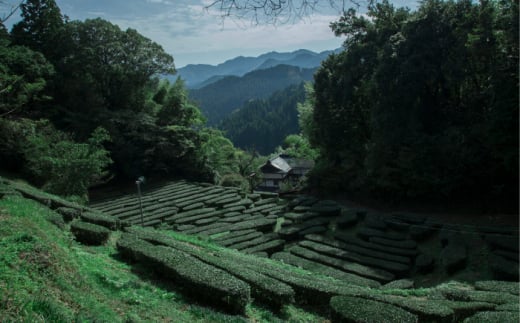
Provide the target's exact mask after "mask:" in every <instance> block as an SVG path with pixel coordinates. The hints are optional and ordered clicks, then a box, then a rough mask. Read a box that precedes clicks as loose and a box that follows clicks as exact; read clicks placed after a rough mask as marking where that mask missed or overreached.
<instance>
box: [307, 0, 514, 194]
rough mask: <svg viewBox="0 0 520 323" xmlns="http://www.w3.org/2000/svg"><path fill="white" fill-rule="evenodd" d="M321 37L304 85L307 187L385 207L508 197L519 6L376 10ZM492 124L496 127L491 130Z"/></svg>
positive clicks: (433, 1) (461, 4)
mask: <svg viewBox="0 0 520 323" xmlns="http://www.w3.org/2000/svg"><path fill="white" fill-rule="evenodd" d="M368 17H369V18H365V17H363V16H358V15H357V14H356V13H355V12H354V11H353V10H349V11H348V12H346V13H345V14H344V16H343V17H342V18H341V19H340V20H339V21H337V22H335V23H332V24H331V26H332V29H333V30H334V32H335V33H336V34H337V35H345V36H346V40H345V48H346V49H345V51H344V52H343V53H341V54H338V55H332V56H331V57H330V58H329V59H328V60H327V61H326V62H325V63H324V64H323V65H322V67H321V69H320V70H319V71H318V72H317V74H316V76H315V86H314V89H315V96H316V98H315V100H316V101H315V105H314V112H313V123H314V126H313V127H311V131H310V141H311V142H312V143H313V144H314V145H315V146H316V147H318V148H319V149H320V154H321V156H322V158H321V159H320V161H319V164H320V167H319V168H320V169H319V171H317V172H316V173H315V177H314V178H315V182H317V181H318V180H320V181H322V183H326V185H327V186H329V187H330V188H339V187H341V188H346V189H348V190H352V191H363V192H365V193H370V194H376V195H378V196H381V197H385V198H386V199H388V198H390V199H394V200H399V199H403V198H423V199H424V198H426V199H428V200H436V199H442V200H460V199H463V200H464V199H468V200H475V199H480V200H481V201H483V202H484V203H486V201H488V202H490V201H495V202H497V201H502V202H505V201H510V202H512V203H514V202H513V201H517V200H518V192H517V190H518V187H517V186H518V185H517V181H518V167H517V164H518V136H517V132H518V77H517V73H516V72H517V70H518V29H517V28H516V27H515V26H517V24H518V4H516V3H512V2H510V1H496V2H494V1H483V2H481V3H478V4H477V3H474V2H471V1H466V0H461V1H457V2H454V1H447V2H444V1H437V0H429V1H425V2H422V3H421V5H420V6H419V8H418V10H417V11H416V12H410V11H408V10H406V9H396V8H394V7H393V6H392V5H391V4H390V3H388V2H387V1H383V2H381V3H378V4H376V5H374V6H371V7H370V10H369V12H368ZM499 124H500V126H499Z"/></svg>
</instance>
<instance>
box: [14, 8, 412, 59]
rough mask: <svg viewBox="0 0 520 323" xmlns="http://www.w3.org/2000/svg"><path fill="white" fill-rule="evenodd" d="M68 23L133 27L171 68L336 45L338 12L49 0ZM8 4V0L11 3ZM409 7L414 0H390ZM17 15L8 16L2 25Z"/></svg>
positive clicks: (337, 38)
mask: <svg viewBox="0 0 520 323" xmlns="http://www.w3.org/2000/svg"><path fill="white" fill-rule="evenodd" d="M55 1H56V3H57V4H58V6H59V7H60V9H61V12H62V14H64V15H67V16H68V17H69V18H70V19H71V20H85V19H89V18H97V17H101V18H103V19H105V20H108V21H110V22H112V23H114V24H117V25H118V26H119V27H120V28H121V29H126V28H133V29H136V30H137V31H138V32H139V33H141V34H142V35H144V36H146V37H148V38H150V39H152V40H153V41H155V42H157V43H158V44H160V45H161V46H162V47H163V48H164V50H165V51H166V52H167V53H169V54H171V55H172V56H173V57H174V60H175V66H176V67H177V68H180V67H183V66H185V65H187V64H211V65H217V64H219V63H222V62H224V61H226V60H228V59H232V58H234V57H237V56H258V55H260V54H263V53H267V52H271V51H278V52H288V51H293V50H297V49H308V50H312V51H315V52H321V51H324V50H333V49H336V48H339V47H341V44H342V43H343V39H342V38H340V37H336V36H334V34H333V33H332V31H331V29H330V27H329V24H330V22H332V21H335V20H337V19H338V18H339V16H340V12H339V11H337V10H334V9H333V8H331V7H330V6H327V5H325V4H326V3H327V1H323V2H322V3H323V4H324V5H323V6H321V7H317V8H316V10H315V11H314V12H313V13H312V15H310V16H307V17H305V18H303V19H300V20H298V21H289V22H287V23H280V24H276V25H272V24H255V23H253V22H252V21H251V19H248V18H243V19H238V18H237V17H228V18H225V19H222V17H221V13H220V12H218V11H217V10H215V9H209V10H206V9H205V8H206V6H207V5H208V4H209V3H211V2H212V1H211V0H55ZM12 2H14V0H12ZM393 2H394V4H395V5H401V6H408V7H414V6H415V4H416V3H417V1H411V0H395V1H393ZM17 19H19V17H16V16H13V17H12V18H10V19H9V20H8V21H7V23H6V26H7V27H8V28H9V26H10V25H12V24H13V23H15V22H16V20H17Z"/></svg>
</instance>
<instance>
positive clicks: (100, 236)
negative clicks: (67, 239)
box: [70, 221, 110, 245]
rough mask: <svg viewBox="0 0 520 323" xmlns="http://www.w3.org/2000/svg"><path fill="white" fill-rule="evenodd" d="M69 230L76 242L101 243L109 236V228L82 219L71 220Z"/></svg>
mask: <svg viewBox="0 0 520 323" xmlns="http://www.w3.org/2000/svg"><path fill="white" fill-rule="evenodd" d="M70 231H71V232H72V234H73V235H74V237H75V238H76V240H77V241H78V242H81V243H83V244H87V245H102V244H104V243H105V242H106V241H107V240H108V238H109V236H110V230H109V229H107V228H105V227H104V226H101V225H97V224H93V223H89V222H83V221H75V222H72V223H71V225H70Z"/></svg>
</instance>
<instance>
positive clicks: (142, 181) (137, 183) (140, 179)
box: [135, 176, 146, 226]
mask: <svg viewBox="0 0 520 323" xmlns="http://www.w3.org/2000/svg"><path fill="white" fill-rule="evenodd" d="M145 181H146V180H145V178H144V176H139V178H138V179H137V180H136V181H135V185H137V195H138V196H139V209H140V210H141V226H142V225H143V224H144V218H143V202H142V201H141V184H144V183H145Z"/></svg>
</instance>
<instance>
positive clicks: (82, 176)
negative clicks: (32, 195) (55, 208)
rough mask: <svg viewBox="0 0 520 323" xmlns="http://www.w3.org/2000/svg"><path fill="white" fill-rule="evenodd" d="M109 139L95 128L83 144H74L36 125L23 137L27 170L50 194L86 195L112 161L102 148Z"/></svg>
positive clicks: (40, 125) (42, 126)
mask: <svg viewBox="0 0 520 323" xmlns="http://www.w3.org/2000/svg"><path fill="white" fill-rule="evenodd" d="M109 138H110V137H109V135H108V133H107V131H106V130H105V129H103V128H97V129H96V130H95V131H94V132H93V133H92V136H91V137H90V138H89V140H88V141H87V142H86V143H76V142H74V141H72V140H71V139H70V138H68V136H67V135H65V134H64V133H62V132H59V131H56V130H55V129H54V128H53V127H52V126H50V125H49V124H48V123H46V122H39V123H35V124H34V129H32V133H30V134H29V135H28V136H27V138H26V140H27V146H26V147H25V159H26V160H27V168H28V170H29V171H30V172H31V173H32V174H33V175H34V176H35V177H36V178H38V179H39V180H40V181H42V182H43V183H44V186H43V187H44V188H45V189H46V190H47V191H49V192H52V193H56V194H60V195H64V196H71V195H77V196H85V194H86V192H87V188H88V187H89V186H90V185H92V184H94V183H96V182H97V181H99V179H100V178H101V177H103V176H105V175H106V174H107V173H106V167H107V166H108V165H109V164H110V163H111V162H112V161H111V159H110V157H109V153H108V151H106V150H105V149H104V148H103V146H102V144H103V142H105V141H107V140H109Z"/></svg>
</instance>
